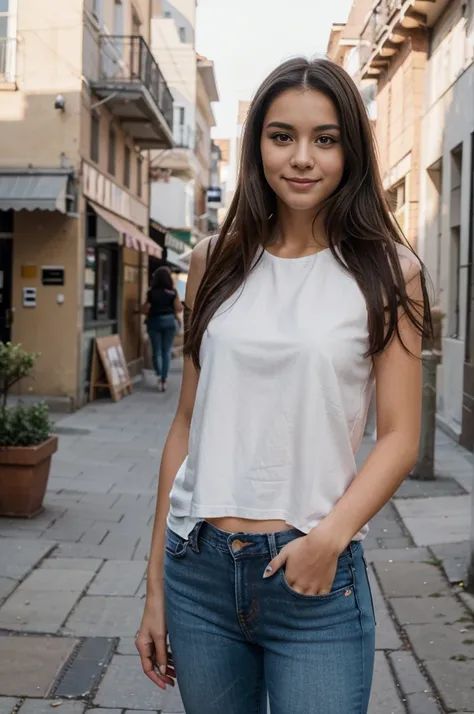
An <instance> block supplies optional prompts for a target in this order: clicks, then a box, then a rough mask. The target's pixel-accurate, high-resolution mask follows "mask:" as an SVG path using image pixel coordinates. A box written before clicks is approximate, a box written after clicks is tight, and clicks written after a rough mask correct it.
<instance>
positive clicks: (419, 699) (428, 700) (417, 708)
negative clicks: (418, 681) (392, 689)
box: [405, 692, 439, 714]
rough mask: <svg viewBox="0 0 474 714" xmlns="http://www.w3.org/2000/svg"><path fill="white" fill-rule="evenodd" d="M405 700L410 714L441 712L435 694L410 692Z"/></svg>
mask: <svg viewBox="0 0 474 714" xmlns="http://www.w3.org/2000/svg"><path fill="white" fill-rule="evenodd" d="M405 701H406V703H407V706H408V712H409V714H439V706H438V700H437V699H436V697H435V696H434V695H433V694H429V693H427V692H426V693H425V692H418V693H417V694H409V695H408V696H407V697H406V698H405Z"/></svg>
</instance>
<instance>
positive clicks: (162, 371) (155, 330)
mask: <svg viewBox="0 0 474 714" xmlns="http://www.w3.org/2000/svg"><path fill="white" fill-rule="evenodd" d="M142 311H143V313H144V314H145V315H146V324H147V331H148V336H149V338H150V344H151V350H152V357H153V368H154V370H155V373H156V375H157V377H158V380H159V382H158V389H159V390H160V391H162V392H165V391H166V389H167V386H168V371H169V367H170V362H171V350H172V347H173V340H174V337H175V335H176V331H177V324H176V323H177V319H178V315H180V314H181V312H182V311H183V307H182V305H181V300H180V299H179V296H178V293H177V291H176V290H175V288H174V285H173V278H172V276H171V271H170V270H169V268H166V267H165V266H162V267H161V268H157V270H155V272H154V273H153V276H152V279H151V286H150V289H149V290H148V293H147V298H146V303H145V305H144V306H143V309H142Z"/></svg>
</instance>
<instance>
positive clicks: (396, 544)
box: [377, 536, 414, 550]
mask: <svg viewBox="0 0 474 714" xmlns="http://www.w3.org/2000/svg"><path fill="white" fill-rule="evenodd" d="M377 541H378V543H379V545H380V547H381V548H383V549H386V550H392V549H394V548H411V547H413V545H414V543H413V539H412V538H410V537H409V536H399V537H398V538H377Z"/></svg>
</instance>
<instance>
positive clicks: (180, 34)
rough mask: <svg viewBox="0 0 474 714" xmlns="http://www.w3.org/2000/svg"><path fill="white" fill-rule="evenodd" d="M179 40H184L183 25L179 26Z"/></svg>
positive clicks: (184, 31) (184, 30) (184, 29)
mask: <svg viewBox="0 0 474 714" xmlns="http://www.w3.org/2000/svg"><path fill="white" fill-rule="evenodd" d="M179 41H180V42H186V28H185V27H180V28H179Z"/></svg>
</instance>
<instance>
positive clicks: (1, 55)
mask: <svg viewBox="0 0 474 714" xmlns="http://www.w3.org/2000/svg"><path fill="white" fill-rule="evenodd" d="M15 70H16V38H15V37H0V84H13V83H14V82H15V74H16V72H15Z"/></svg>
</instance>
